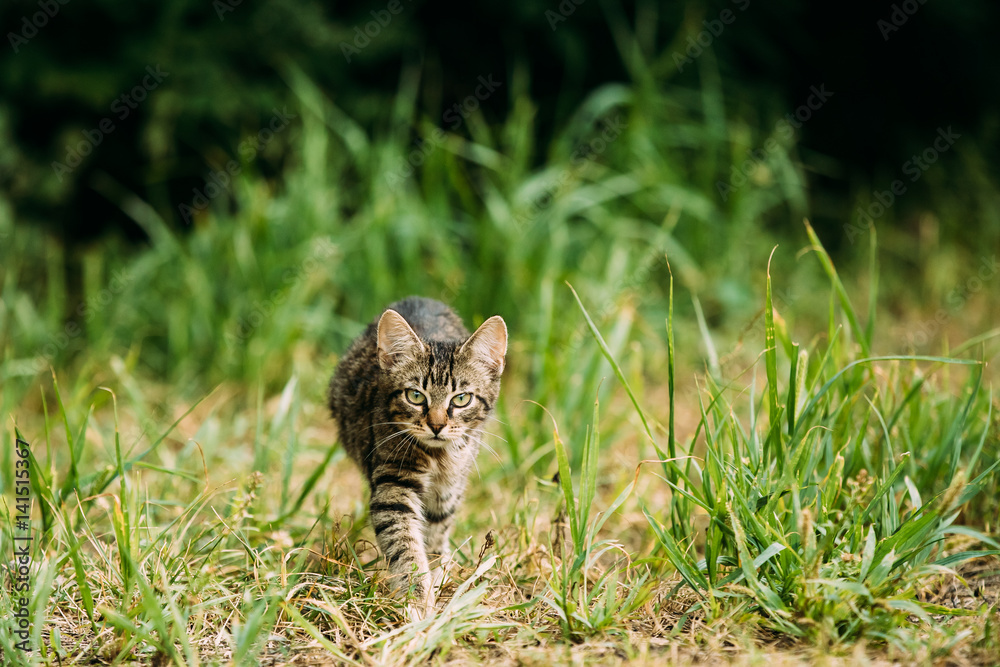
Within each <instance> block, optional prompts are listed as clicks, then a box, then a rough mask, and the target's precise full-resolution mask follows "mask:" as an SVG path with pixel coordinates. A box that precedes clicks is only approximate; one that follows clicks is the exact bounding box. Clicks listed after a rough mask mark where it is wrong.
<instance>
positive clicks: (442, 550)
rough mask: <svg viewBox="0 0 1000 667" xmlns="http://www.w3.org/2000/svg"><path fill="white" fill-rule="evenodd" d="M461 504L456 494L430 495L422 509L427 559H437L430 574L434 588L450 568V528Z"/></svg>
mask: <svg viewBox="0 0 1000 667" xmlns="http://www.w3.org/2000/svg"><path fill="white" fill-rule="evenodd" d="M460 503H461V496H460V495H458V494H454V495H451V494H445V495H444V496H441V495H439V494H436V493H432V494H430V498H429V499H428V503H427V506H426V507H425V508H424V520H425V521H426V524H427V529H426V532H425V533H424V545H425V547H426V549H427V555H428V557H429V558H432V559H433V558H435V557H436V556H437V557H440V558H438V559H437V560H436V561H435V564H434V570H433V571H432V573H431V581H432V585H433V586H434V588H435V589H436V588H438V587H439V586H440V585H441V582H443V581H444V578H445V575H446V574H447V573H448V568H449V567H450V566H451V546H450V544H449V541H450V540H449V537H450V535H451V527H452V524H454V522H455V510H456V509H458V505H459V504H460Z"/></svg>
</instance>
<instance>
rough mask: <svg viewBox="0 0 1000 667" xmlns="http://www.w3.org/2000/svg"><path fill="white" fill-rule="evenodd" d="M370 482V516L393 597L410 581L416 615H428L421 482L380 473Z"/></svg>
mask: <svg viewBox="0 0 1000 667" xmlns="http://www.w3.org/2000/svg"><path fill="white" fill-rule="evenodd" d="M373 478H374V479H373V484H372V499H371V505H370V507H369V515H370V518H371V522H372V527H373V528H374V529H375V539H376V540H377V541H378V546H379V549H381V551H382V555H383V556H385V559H386V563H387V564H388V567H389V577H390V586H391V587H392V589H393V592H394V594H395V595H397V596H399V597H402V596H404V595H406V592H407V591H408V589H409V586H410V583H411V581H412V583H413V584H414V586H413V589H414V594H415V596H416V599H417V606H418V612H419V613H420V614H423V613H427V612H430V610H431V609H432V608H433V605H434V592H433V587H432V586H431V581H430V568H429V567H428V564H427V552H426V551H425V549H424V535H423V524H424V517H423V508H422V506H421V502H420V496H419V495H418V491H419V489H420V482H419V480H416V479H407V478H401V477H400V476H399V475H396V474H395V473H390V472H382V471H379V470H376V471H375V474H374V475H373ZM411 575H412V580H411Z"/></svg>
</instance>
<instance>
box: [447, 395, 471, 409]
mask: <svg viewBox="0 0 1000 667" xmlns="http://www.w3.org/2000/svg"><path fill="white" fill-rule="evenodd" d="M470 401H472V394H456V395H455V397H454V398H452V399H451V404H452V405H454V406H455V407H456V408H464V407H465V406H466V405H468V404H469V402H470Z"/></svg>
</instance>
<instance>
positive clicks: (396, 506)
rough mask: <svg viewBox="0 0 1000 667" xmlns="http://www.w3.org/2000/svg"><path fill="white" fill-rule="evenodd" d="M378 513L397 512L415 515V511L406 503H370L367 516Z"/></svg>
mask: <svg viewBox="0 0 1000 667" xmlns="http://www.w3.org/2000/svg"><path fill="white" fill-rule="evenodd" d="M379 512H397V513H399V514H416V511H415V510H414V509H413V508H412V507H410V506H409V505H407V504H406V503H372V504H371V508H370V509H369V511H368V513H369V514H377V513H379Z"/></svg>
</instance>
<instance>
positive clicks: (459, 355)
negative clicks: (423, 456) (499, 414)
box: [378, 310, 507, 448]
mask: <svg viewBox="0 0 1000 667" xmlns="http://www.w3.org/2000/svg"><path fill="white" fill-rule="evenodd" d="M506 354H507V325H506V324H504V321H503V318H502V317H500V316H499V315H495V316H493V317H491V318H490V319H488V320H486V321H485V322H483V324H482V326H480V327H479V328H478V329H477V330H476V332H475V333H474V334H472V336H470V337H469V339H468V340H466V341H465V342H464V343H456V342H442V341H434V340H421V339H420V337H419V336H417V334H416V332H414V331H413V329H412V328H411V327H410V325H409V324H407V322H406V320H405V319H403V317H402V316H401V315H400V314H399V313H397V312H396V311H394V310H387V311H385V313H383V314H382V318H381V319H380V320H379V322H378V362H379V366H380V367H381V369H382V371H383V377H384V380H383V383H384V386H385V388H387V389H388V392H389V406H388V407H389V421H390V422H393V424H392V426H393V427H394V428H398V429H400V430H403V431H406V432H408V433H410V434H411V435H413V436H414V437H415V438H417V439H418V440H420V441H421V442H422V443H423V444H424V445H425V446H427V447H430V448H437V447H446V446H448V445H449V444H451V443H452V442H457V441H460V440H462V439H463V438H464V437H465V436H466V435H469V434H471V433H472V432H473V430H474V429H477V428H479V427H480V425H481V424H482V423H483V422H484V421H485V420H486V418H487V417H489V415H490V412H492V410H493V406H494V405H495V404H496V400H497V397H498V396H499V395H500V374H501V373H503V367H504V356H505V355H506Z"/></svg>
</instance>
